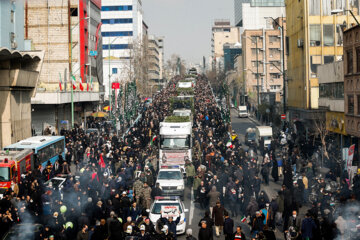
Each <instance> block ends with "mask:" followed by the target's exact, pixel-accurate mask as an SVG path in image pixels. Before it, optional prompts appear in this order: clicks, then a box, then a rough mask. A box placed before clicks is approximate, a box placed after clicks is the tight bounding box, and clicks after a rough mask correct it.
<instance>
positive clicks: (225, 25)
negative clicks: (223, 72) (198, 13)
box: [211, 19, 240, 68]
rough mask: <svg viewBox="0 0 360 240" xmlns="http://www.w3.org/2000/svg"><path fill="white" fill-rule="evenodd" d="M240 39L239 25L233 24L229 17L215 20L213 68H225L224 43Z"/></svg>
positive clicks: (233, 42) (213, 28)
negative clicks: (234, 25)
mask: <svg viewBox="0 0 360 240" xmlns="http://www.w3.org/2000/svg"><path fill="white" fill-rule="evenodd" d="M239 41H240V35H239V28H238V27H233V26H231V25H230V20H228V19H220V20H215V22H214V25H213V27H212V38H211V53H212V54H211V56H212V60H213V68H214V67H216V68H219V67H220V68H223V57H224V47H223V46H224V44H235V43H237V42H239Z"/></svg>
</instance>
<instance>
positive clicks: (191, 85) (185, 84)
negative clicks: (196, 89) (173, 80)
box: [178, 82, 194, 88]
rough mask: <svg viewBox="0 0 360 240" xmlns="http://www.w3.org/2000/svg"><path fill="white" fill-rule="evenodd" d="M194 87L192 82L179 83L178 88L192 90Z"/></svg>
mask: <svg viewBox="0 0 360 240" xmlns="http://www.w3.org/2000/svg"><path fill="white" fill-rule="evenodd" d="M193 86H194V85H193V83H192V82H179V83H178V87H179V88H192V87H193Z"/></svg>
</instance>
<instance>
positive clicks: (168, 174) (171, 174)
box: [158, 171, 182, 180]
mask: <svg viewBox="0 0 360 240" xmlns="http://www.w3.org/2000/svg"><path fill="white" fill-rule="evenodd" d="M158 179H169V180H180V179H182V174H181V172H178V171H160V172H159V175H158Z"/></svg>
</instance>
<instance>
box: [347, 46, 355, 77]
mask: <svg viewBox="0 0 360 240" xmlns="http://www.w3.org/2000/svg"><path fill="white" fill-rule="evenodd" d="M346 59H347V69H346V73H347V74H350V73H353V65H354V64H353V52H352V50H348V51H346Z"/></svg>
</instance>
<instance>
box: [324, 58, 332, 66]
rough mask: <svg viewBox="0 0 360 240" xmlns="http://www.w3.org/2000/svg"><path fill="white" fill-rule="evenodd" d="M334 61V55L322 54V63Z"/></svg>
mask: <svg viewBox="0 0 360 240" xmlns="http://www.w3.org/2000/svg"><path fill="white" fill-rule="evenodd" d="M332 62H334V56H324V64H327V63H332Z"/></svg>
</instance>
